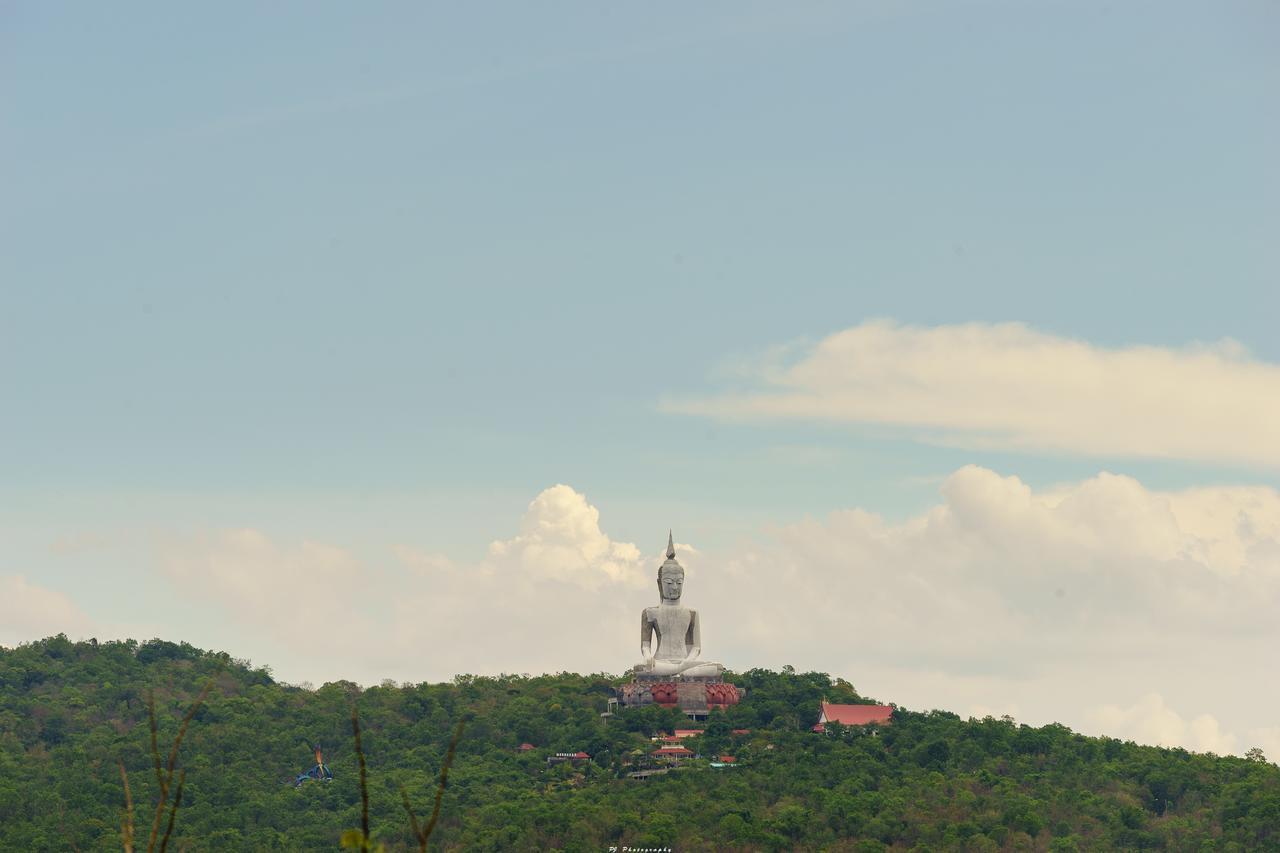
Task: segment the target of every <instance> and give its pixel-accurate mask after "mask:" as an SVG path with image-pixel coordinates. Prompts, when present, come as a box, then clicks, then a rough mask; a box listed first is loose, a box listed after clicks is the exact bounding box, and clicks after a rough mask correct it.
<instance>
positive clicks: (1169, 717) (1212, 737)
mask: <svg viewBox="0 0 1280 853" xmlns="http://www.w3.org/2000/svg"><path fill="white" fill-rule="evenodd" d="M1090 716H1091V718H1092V720H1093V722H1095V723H1096V724H1097V726H1098V727H1099V728H1100V729H1102V730H1103V731H1104V732H1106V733H1107V734H1108V735H1110V736H1111V737H1118V738H1121V739H1124V740H1133V741H1137V742H1139V743H1147V744H1154V745H1156V746H1170V747H1172V746H1180V747H1182V748H1183V749H1190V750H1193V751H1195V752H1214V753H1217V754H1219V755H1230V754H1232V753H1235V752H1239V751H1240V744H1239V739H1238V738H1237V737H1236V736H1235V735H1231V734H1227V733H1225V732H1223V731H1222V727H1221V725H1219V723H1218V720H1217V719H1216V718H1215V717H1214V716H1213V715H1212V714H1199V715H1198V716H1196V717H1194V718H1192V719H1190V720H1187V719H1184V718H1183V717H1182V716H1181V715H1180V714H1178V713H1177V712H1176V711H1174V710H1173V709H1172V708H1170V707H1169V706H1168V705H1166V704H1165V701H1164V697H1163V696H1161V695H1160V694H1159V693H1148V694H1147V695H1145V696H1143V697H1142V699H1141V700H1139V701H1138V702H1137V703H1136V704H1134V705H1131V706H1129V707H1126V708H1121V707H1119V706H1116V705H1104V706H1102V707H1101V708H1098V709H1096V710H1095V711H1093V712H1091V714H1090Z"/></svg>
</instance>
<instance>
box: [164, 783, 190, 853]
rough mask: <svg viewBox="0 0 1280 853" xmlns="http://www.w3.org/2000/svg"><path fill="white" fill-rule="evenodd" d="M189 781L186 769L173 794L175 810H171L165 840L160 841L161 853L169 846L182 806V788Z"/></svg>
mask: <svg viewBox="0 0 1280 853" xmlns="http://www.w3.org/2000/svg"><path fill="white" fill-rule="evenodd" d="M186 781H187V771H186V769H185V768H184V769H183V770H182V772H181V773H179V774H178V788H177V790H175V791H174V792H173V808H171V809H169V825H168V826H166V827H165V830H164V838H162V839H161V840H160V853H164V851H165V849H166V848H168V846H169V836H170V835H172V834H173V822H174V820H175V819H176V818H177V817H178V807H179V806H181V805H182V786H183V785H184V784H185V783H186Z"/></svg>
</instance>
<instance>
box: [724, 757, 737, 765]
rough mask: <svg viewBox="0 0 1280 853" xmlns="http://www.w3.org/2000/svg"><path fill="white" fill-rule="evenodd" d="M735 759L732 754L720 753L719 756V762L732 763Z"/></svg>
mask: <svg viewBox="0 0 1280 853" xmlns="http://www.w3.org/2000/svg"><path fill="white" fill-rule="evenodd" d="M735 761H737V759H736V758H734V757H733V756H732V755H722V756H720V763H721V764H732V763H733V762H735Z"/></svg>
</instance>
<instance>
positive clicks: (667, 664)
mask: <svg viewBox="0 0 1280 853" xmlns="http://www.w3.org/2000/svg"><path fill="white" fill-rule="evenodd" d="M683 592H684V567H683V566H681V565H680V563H678V562H677V561H676V548H675V541H674V539H673V538H672V537H671V536H670V534H668V536H667V559H666V561H665V562H663V564H662V565H661V566H659V567H658V595H659V601H658V606H657V607H646V608H645V609H644V612H643V613H642V614H641V615H640V654H641V655H643V658H644V660H643V662H642V663H640V664H638V665H637V666H636V667H635V668H634V670H633V671H634V672H635V673H636V674H637V675H651V676H667V677H677V676H679V677H682V678H717V677H719V676H720V675H721V674H722V673H723V672H724V667H723V666H721V665H720V664H718V663H714V662H712V661H704V660H701V655H702V625H701V623H700V621H699V619H698V611H696V610H691V609H690V608H688V607H685V606H683V605H682V604H681V603H680V597H681V595H682V594H683Z"/></svg>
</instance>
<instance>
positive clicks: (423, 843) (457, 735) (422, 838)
mask: <svg viewBox="0 0 1280 853" xmlns="http://www.w3.org/2000/svg"><path fill="white" fill-rule="evenodd" d="M466 725H467V721H466V720H465V719H462V720H459V721H458V727H457V728H456V729H454V731H453V738H452V739H451V740H450V741H449V750H448V752H446V753H445V756H444V764H443V765H442V766H441V767H440V784H439V785H437V786H436V802H435V805H434V806H433V807H432V809H431V820H429V821H427V825H426V828H424V829H423V830H422V834H421V835H419V836H418V850H420V851H425V850H426V849H427V839H429V838H431V833H433V832H435V829H436V821H438V820H440V803H441V801H443V800H444V788H445V785H447V784H448V783H449V768H450V767H452V766H453V757H454V754H455V753H456V752H457V751H458V741H460V740H462V730H463V729H464V728H466Z"/></svg>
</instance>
